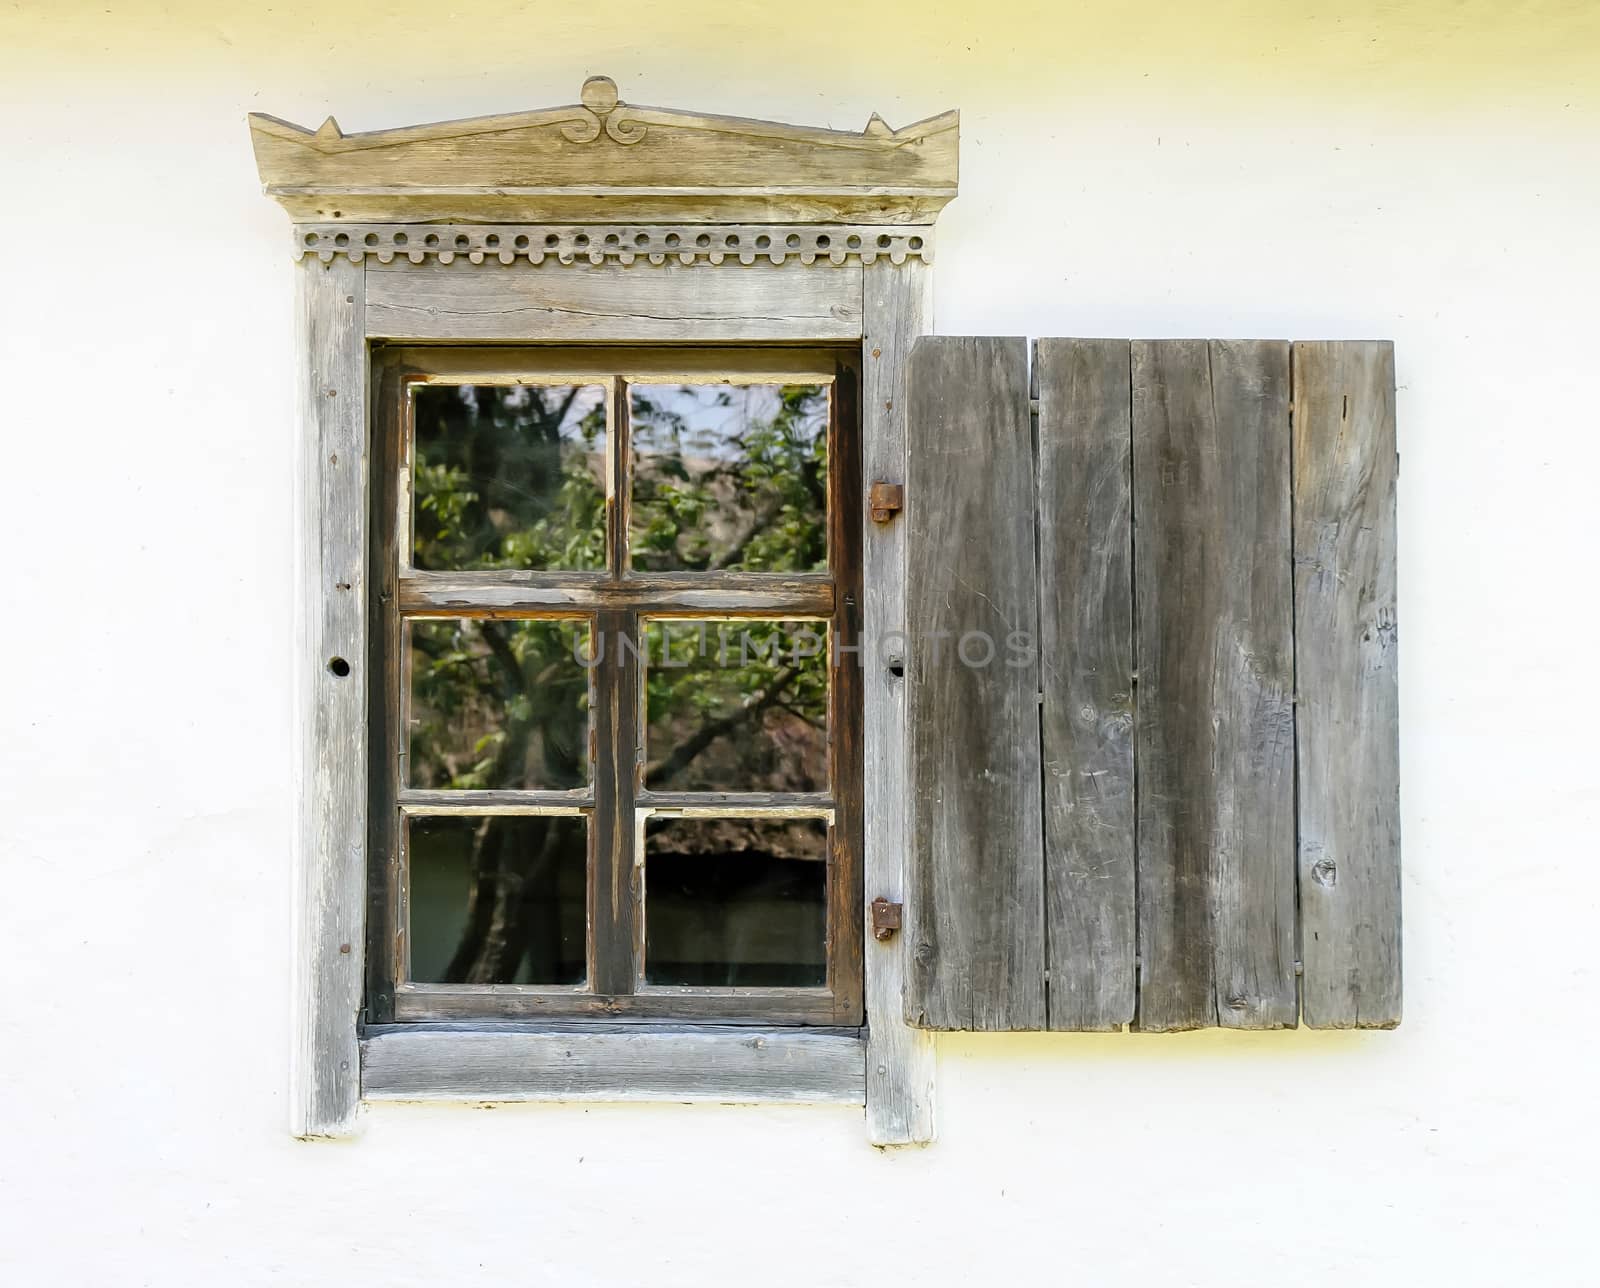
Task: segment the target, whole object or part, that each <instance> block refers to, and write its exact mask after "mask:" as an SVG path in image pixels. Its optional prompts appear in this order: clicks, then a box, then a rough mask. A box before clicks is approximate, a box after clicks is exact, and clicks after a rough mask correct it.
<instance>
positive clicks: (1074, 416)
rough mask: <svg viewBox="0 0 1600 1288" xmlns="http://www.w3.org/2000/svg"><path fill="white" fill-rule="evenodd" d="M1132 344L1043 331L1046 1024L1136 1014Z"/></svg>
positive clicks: (1103, 1024) (1102, 1023) (1038, 359)
mask: <svg viewBox="0 0 1600 1288" xmlns="http://www.w3.org/2000/svg"><path fill="white" fill-rule="evenodd" d="M1129 378H1130V373H1129V347H1128V341H1126V340H1040V341H1039V342H1038V346H1037V349H1036V352H1035V360H1034V381H1035V383H1036V386H1037V394H1038V398H1039V429H1038V434H1039V642H1040V651H1039V657H1040V680H1041V689H1042V691H1043V706H1042V708H1041V719H1040V736H1041V743H1042V753H1043V758H1044V847H1045V878H1046V879H1045V889H1046V902H1047V913H1048V923H1049V935H1048V942H1049V968H1050V976H1049V985H1048V988H1047V990H1046V991H1047V994H1048V997H1049V1013H1050V1027H1051V1028H1052V1029H1074V1030H1104V1029H1114V1028H1117V1027H1119V1026H1121V1025H1123V1024H1128V1023H1131V1022H1132V1020H1133V1014H1134V998H1135V984H1134V980H1135V962H1134V957H1135V953H1136V951H1137V942H1136V938H1135V924H1134V817H1133V584H1132V564H1133V543H1132V536H1133V533H1132V526H1131V519H1130V512H1129V487H1130V476H1129V469H1130V461H1129V453H1130V450H1131V443H1132V438H1131V435H1132V425H1131V421H1130V414H1131V413H1130V397H1129Z"/></svg>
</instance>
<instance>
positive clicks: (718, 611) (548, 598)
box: [399, 572, 835, 621]
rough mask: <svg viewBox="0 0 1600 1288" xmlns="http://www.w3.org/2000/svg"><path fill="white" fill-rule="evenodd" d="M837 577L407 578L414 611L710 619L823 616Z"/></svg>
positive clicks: (405, 590)
mask: <svg viewBox="0 0 1600 1288" xmlns="http://www.w3.org/2000/svg"><path fill="white" fill-rule="evenodd" d="M834 594H835V589H834V584H833V579H832V578H831V577H816V576H805V577H783V576H767V575H765V574H752V575H746V576H742V577H741V576H739V575H737V574H726V573H722V574H715V575H712V576H700V577H672V576H670V575H667V574H651V575H649V576H648V577H636V578H635V577H630V578H628V579H626V580H621V581H615V580H611V579H610V578H609V577H608V576H606V575H604V574H572V573H537V572H534V573H522V572H517V573H415V574H412V575H409V576H405V577H402V579H401V581H400V590H399V595H400V611H401V613H403V614H404V615H405V616H408V617H478V618H515V617H561V618H569V619H570V618H578V617H585V616H588V615H589V614H591V613H595V612H600V611H602V610H605V609H621V610H627V611H630V612H635V613H641V614H645V615H647V616H651V617H678V618H685V617H687V618H696V619H703V620H707V621H715V620H718V619H733V618H741V617H755V618H767V619H773V618H777V619H785V618H816V617H823V616H826V615H827V614H829V613H831V612H832V610H833V600H834Z"/></svg>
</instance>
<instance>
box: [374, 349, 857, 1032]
mask: <svg viewBox="0 0 1600 1288" xmlns="http://www.w3.org/2000/svg"><path fill="white" fill-rule="evenodd" d="M371 366H372V390H373V398H374V417H373V430H372V438H371V444H372V445H371V459H372V478H373V480H374V485H373V486H372V487H371V489H370V491H371V496H372V505H373V512H372V516H371V524H372V529H371V531H372V539H371V541H370V542H369V544H370V546H371V550H372V559H371V564H370V568H369V571H368V577H369V584H371V585H372V586H375V587H377V588H378V593H377V594H376V595H374V596H372V597H371V599H370V602H369V612H370V622H369V628H368V629H369V647H370V649H371V652H372V661H371V663H370V665H369V669H368V674H369V683H370V692H369V696H368V708H369V718H370V723H371V734H370V739H371V757H372V770H371V774H372V778H371V782H372V805H371V812H370V819H369V830H370V840H369V846H368V856H369V857H368V881H369V898H368V908H367V935H366V941H367V948H366V954H367V971H366V975H367V979H366V1004H365V1018H366V1023H367V1024H368V1025H369V1026H372V1025H378V1024H394V1023H407V1022H410V1023H415V1022H419V1021H440V1022H452V1021H465V1020H476V1019H494V1020H532V1019H544V1018H550V1017H559V1018H572V1017H579V1016H597V1017H603V1018H611V1019H634V1020H644V1021H649V1020H662V1019H665V1020H670V1021H676V1022H702V1023H703V1022H716V1023H721V1024H758V1025H768V1026H774V1025H829V1026H850V1027H859V1026H860V1025H861V1023H862V985H861V974H862V967H861V959H862V948H863V944H862V941H861V938H860V936H859V934H858V933H857V931H858V927H859V926H860V924H861V917H862V903H863V900H862V894H861V890H862V886H861V782H862V766H861V738H860V730H861V666H860V655H859V649H860V635H861V607H860V605H861V527H862V506H861V480H860V470H861V456H860V352H859V350H858V349H856V348H853V347H845V346H833V347H831V348H827V349H815V350H813V349H802V348H783V349H772V348H767V347H747V348H726V347H723V348H689V347H685V348H679V349H664V348H652V347H637V348H616V347H612V348H583V347H580V348H573V347H569V346H559V345H542V346H533V347H521V346H519V347H504V346H502V347H497V348H478V347H460V346H427V347H421V346H415V345H402V346H378V347H376V348H375V349H374V350H373V354H372V358H371ZM645 383H648V384H661V383H672V384H679V383H695V384H729V385H732V384H746V383H750V384H766V385H778V384H784V383H788V384H795V383H798V384H816V385H825V386H827V387H828V388H829V391H830V393H829V399H828V405H829V424H828V440H829V447H828V475H827V520H826V521H827V547H828V568H827V570H826V571H823V572H816V573H803V574H785V573H777V574H773V573H693V572H688V573H661V572H657V573H639V572H635V571H633V570H631V569H630V568H629V566H628V560H627V555H628V532H629V528H630V522H629V520H630V513H629V504H630V493H629V489H628V486H627V482H628V478H629V471H630V469H631V465H630V457H631V446H632V435H631V426H630V423H629V417H628V410H627V409H628V399H627V389H628V387H629V386H630V385H633V384H645ZM520 384H538V385H546V384H560V385H563V386H570V385H584V386H595V387H600V388H602V389H604V390H605V397H606V404H607V417H606V420H607V451H608V453H609V454H610V455H611V456H612V458H613V459H614V460H615V461H616V463H617V464H616V467H615V468H614V469H612V470H608V481H607V505H606V523H607V547H608V566H607V567H606V568H604V569H599V570H595V571H593V572H564V571H533V570H530V571H473V572H439V571H421V570H418V569H416V568H414V567H413V566H412V564H411V558H410V552H411V546H412V538H411V520H412V508H411V500H410V498H411V494H410V484H411V462H412V460H413V459H414V455H415V400H414V398H413V397H412V391H413V390H415V389H416V388H417V387H419V386H426V385H433V386H457V385H501V386H512V385H520ZM472 618H478V619H484V620H546V621H554V620H566V621H579V622H583V623H586V624H587V625H588V626H589V628H590V630H591V631H592V632H597V633H599V634H601V635H603V636H604V637H605V638H606V639H608V640H610V641H611V646H610V659H611V660H610V661H601V662H600V663H599V664H598V665H597V666H596V667H595V669H594V670H593V671H592V672H591V675H590V688H591V702H592V707H591V710H592V719H593V722H594V727H595V728H596V729H603V730H608V731H610V732H609V733H608V734H607V736H606V737H604V738H597V739H595V747H594V756H593V760H594V763H593V767H592V768H593V777H592V778H591V780H590V782H589V784H588V785H587V786H586V787H583V788H580V789H570V790H550V791H526V790H521V791H503V790H501V791H496V790H484V791H471V792H462V791H458V790H422V789H414V788H411V787H409V786H407V784H406V782H405V778H406V774H405V768H404V766H405V756H406V748H405V742H404V732H403V731H404V728H405V726H406V720H405V716H404V712H405V710H406V706H407V702H408V694H407V691H406V689H407V686H406V682H405V666H404V658H405V639H404V629H405V624H406V623H407V622H410V621H417V620H453V619H472ZM674 619H676V620H680V621H681V620H695V621H703V620H708V619H724V620H729V621H758V620H769V621H773V620H775V621H815V622H822V623H825V624H826V627H825V634H826V635H827V637H828V638H829V640H830V647H829V648H828V653H829V660H828V670H829V686H828V693H829V698H828V734H827V745H828V761H829V784H828V790H825V791H821V792H810V793H803V794H794V795H783V796H780V795H777V794H774V793H770V792H759V791H752V792H704V791H675V792H662V791H656V790H651V789H649V788H648V786H647V785H646V784H644V783H643V782H641V781H640V778H639V774H640V770H641V768H642V763H643V762H642V757H641V755H640V752H641V750H642V748H643V741H642V739H643V731H644V727H645V712H644V691H645V683H646V678H647V671H646V666H647V664H648V659H646V664H643V665H641V664H636V663H633V662H630V663H628V664H626V665H621V666H619V665H618V664H617V663H618V659H619V658H621V657H627V656H629V654H628V653H627V651H626V650H627V649H628V645H627V644H626V643H624V640H631V641H632V653H631V656H632V658H634V659H638V658H640V657H641V649H640V640H641V636H642V634H643V629H644V624H645V623H646V621H670V620H674ZM629 677H631V678H632V682H631V683H630V682H629ZM508 813H522V814H547V815H554V814H577V815H579V816H581V817H583V818H585V819H586V821H587V824H588V833H589V845H588V847H587V851H588V862H587V886H588V891H589V902H588V911H587V918H586V920H587V924H588V934H587V936H586V960H587V962H588V969H587V971H586V982H585V983H583V984H581V985H560V986H538V985H532V984H529V985H516V984H493V985H489V984H441V983H419V982H413V981H411V980H409V979H408V978H407V972H406V969H405V963H406V959H407V956H408V953H407V935H408V930H407V918H406V916H405V906H406V897H405V891H406V888H407V867H406V862H405V857H404V855H405V832H406V823H407V820H408V819H410V818H413V817H438V816H452V815H454V816H460V815H471V816H492V815H504V814H508ZM651 816H663V817H670V816H677V817H726V818H751V817H764V818H793V819H806V818H809V819H822V820H825V821H826V822H827V825H828V858H827V878H826V895H827V913H826V927H827V935H826V957H827V982H826V983H825V984H824V985H822V986H819V987H813V988H797V987H787V988H783V987H771V988H753V987H739V988H730V987H691V986H678V985H662V984H649V983H647V982H646V980H645V976H644V966H645V934H644V930H645V899H644V897H643V896H644V894H645V890H643V889H641V881H642V873H643V871H644V864H643V856H642V854H641V853H640V852H639V848H640V846H642V844H643V835H644V832H643V829H644V825H645V821H646V819H647V818H648V817H651Z"/></svg>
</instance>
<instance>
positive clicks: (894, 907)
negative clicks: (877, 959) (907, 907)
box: [872, 895, 903, 943]
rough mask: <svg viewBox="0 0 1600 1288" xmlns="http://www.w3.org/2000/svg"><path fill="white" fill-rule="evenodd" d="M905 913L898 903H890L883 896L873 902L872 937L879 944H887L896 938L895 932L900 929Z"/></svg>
mask: <svg viewBox="0 0 1600 1288" xmlns="http://www.w3.org/2000/svg"><path fill="white" fill-rule="evenodd" d="M902 911H903V909H902V907H901V905H900V904H898V903H890V902H889V901H888V900H887V899H885V898H883V897H882V896H881V895H880V896H879V897H878V898H876V899H874V900H873V901H872V937H873V938H874V939H876V940H877V941H878V942H879V943H884V942H887V941H888V940H890V939H893V938H894V932H895V931H897V930H899V929H900V915H901V912H902Z"/></svg>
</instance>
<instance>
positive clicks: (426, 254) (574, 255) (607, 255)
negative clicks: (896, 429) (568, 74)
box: [294, 125, 933, 264]
mask: <svg viewBox="0 0 1600 1288" xmlns="http://www.w3.org/2000/svg"><path fill="white" fill-rule="evenodd" d="M598 128H599V127H598V125H597V126H596V129H597V130H598ZM294 251H295V258H296V259H304V258H306V256H308V255H312V256H315V257H316V258H317V259H320V260H321V261H322V262H323V263H324V264H327V263H330V262H332V261H333V260H334V259H335V258H337V257H339V256H344V257H345V258H347V259H349V260H351V261H352V262H354V263H357V264H359V263H361V261H362V260H364V259H366V258H367V257H368V256H371V257H372V258H374V259H376V260H377V261H378V262H379V263H380V264H388V263H392V262H393V261H394V260H396V259H404V260H409V261H410V262H411V263H413V264H422V263H426V262H427V261H429V260H437V261H438V262H439V263H441V264H450V263H453V262H454V261H455V260H457V259H462V260H466V261H467V262H468V263H471V264H484V263H494V264H515V263H517V262H519V261H522V262H525V263H528V264H543V263H544V262H545V261H546V260H553V261H555V262H556V263H558V264H604V263H608V262H611V263H618V264H633V263H637V262H642V263H649V264H667V263H674V264H694V263H700V262H704V263H710V264H724V263H728V264H784V263H787V262H788V261H789V260H791V259H797V260H799V261H800V263H802V264H814V263H817V262H818V261H821V262H822V263H825V264H846V263H852V262H854V263H861V264H871V263H873V262H874V261H876V260H878V259H887V260H889V261H890V262H891V263H894V264H903V263H905V261H906V260H907V259H921V260H926V261H931V260H932V259H933V229H932V228H929V227H925V226H922V225H906V226H903V227H884V226H882V225H876V226H874V225H865V224H863V225H832V224H795V225H783V224H679V225H670V226H669V225H660V224H650V225H640V224H585V225H567V226H562V227H557V226H554V225H546V224H297V225H296V226H295V230H294Z"/></svg>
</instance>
